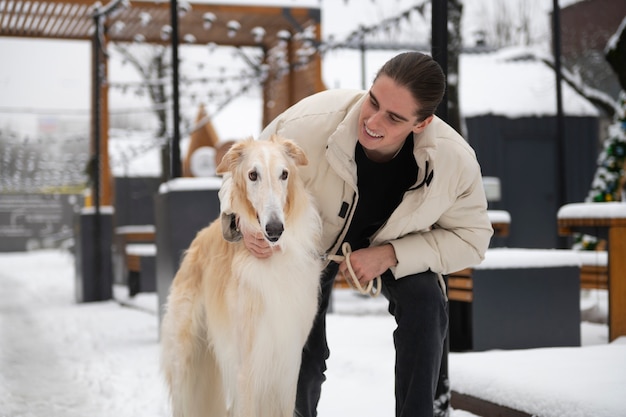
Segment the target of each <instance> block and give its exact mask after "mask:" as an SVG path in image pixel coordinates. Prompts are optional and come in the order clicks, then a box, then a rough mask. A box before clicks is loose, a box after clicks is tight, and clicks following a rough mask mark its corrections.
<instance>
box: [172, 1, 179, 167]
mask: <svg viewBox="0 0 626 417" xmlns="http://www.w3.org/2000/svg"><path fill="white" fill-rule="evenodd" d="M170 6H171V7H170V18H171V24H172V100H173V108H172V112H173V118H172V120H173V125H174V131H173V133H172V140H171V146H170V176H171V178H178V177H180V176H181V163H180V104H179V91H178V84H179V75H178V66H179V65H178V64H179V62H178V2H177V1H176V0H171V1H170Z"/></svg>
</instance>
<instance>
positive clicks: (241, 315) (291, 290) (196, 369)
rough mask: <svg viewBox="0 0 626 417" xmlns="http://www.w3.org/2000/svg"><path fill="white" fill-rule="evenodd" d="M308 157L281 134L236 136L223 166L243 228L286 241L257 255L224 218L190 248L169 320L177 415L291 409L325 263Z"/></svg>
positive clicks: (281, 415)
mask: <svg viewBox="0 0 626 417" xmlns="http://www.w3.org/2000/svg"><path fill="white" fill-rule="evenodd" d="M307 162H308V161H307V158H306V156H305V154H304V152H303V151H302V150H301V149H300V148H299V147H298V146H297V145H296V144H295V143H294V142H292V141H289V140H286V139H283V138H280V137H278V136H273V137H272V138H271V139H270V140H267V141H258V140H252V139H250V140H246V141H242V142H239V143H237V144H235V145H234V146H233V147H232V148H231V149H230V150H229V151H228V153H227V154H226V155H225V156H224V158H223V159H222V161H221V163H220V164H219V165H218V166H217V172H218V173H221V174H227V177H229V178H230V179H229V181H228V182H227V181H225V182H224V185H223V187H229V188H228V192H226V193H225V195H226V196H228V197H227V198H228V199H229V201H227V202H225V203H226V206H230V208H231V210H232V212H233V213H236V214H237V216H238V227H239V230H240V231H241V232H243V233H263V234H264V235H265V237H266V239H267V240H268V241H269V242H271V244H273V245H279V248H276V250H275V251H274V254H273V255H272V256H271V257H269V258H266V259H258V258H256V257H254V256H253V255H252V254H250V253H249V252H248V250H247V249H246V248H245V247H244V244H243V241H241V240H240V241H238V242H227V241H226V240H225V239H224V237H223V235H222V228H221V222H220V220H219V219H218V220H216V221H214V222H213V223H212V224H211V225H209V226H208V227H206V228H204V229H203V230H201V231H200V232H199V233H198V234H197V236H196V237H195V239H194V240H193V242H192V243H191V246H190V247H189V249H188V250H187V251H186V253H185V255H184V258H183V261H182V264H181V266H180V269H179V270H178V272H177V274H176V277H175V278H174V281H173V283H172V286H171V288H170V294H169V297H168V301H167V308H166V312H165V315H164V317H163V322H162V327H161V345H162V368H163V372H164V374H165V379H166V382H167V384H168V386H169V390H170V395H171V404H172V411H173V414H174V416H175V417H205V416H206V417H222V416H233V417H292V416H293V412H294V405H295V397H296V386H297V381H298V373H299V370H300V361H301V355H302V348H303V346H304V343H305V341H306V339H307V336H308V334H309V331H310V329H311V326H312V324H313V319H314V317H315V313H316V312H317V301H318V295H319V279H320V273H321V267H322V265H321V261H320V257H319V252H318V250H319V247H318V246H319V236H320V230H321V222H320V219H319V216H318V214H317V211H316V209H315V207H314V205H313V202H312V199H311V197H310V196H309V194H308V193H307V191H306V190H305V188H304V185H303V183H302V181H301V179H300V178H299V176H298V168H297V167H298V166H299V165H306V164H307Z"/></svg>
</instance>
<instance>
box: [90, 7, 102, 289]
mask: <svg viewBox="0 0 626 417" xmlns="http://www.w3.org/2000/svg"><path fill="white" fill-rule="evenodd" d="M93 19H94V26H95V32H94V40H93V68H92V71H93V72H94V74H95V77H94V78H95V80H94V81H95V82H94V83H93V110H92V111H93V143H94V148H95V149H94V156H93V196H92V202H93V206H94V208H95V212H94V217H93V221H94V225H93V231H94V232H93V234H94V236H93V239H94V241H93V243H94V262H95V264H96V265H95V268H94V278H95V279H94V280H95V288H101V287H102V285H101V282H102V252H101V251H102V247H101V245H102V239H101V237H102V231H101V228H100V226H101V224H102V222H101V215H100V142H101V140H102V139H101V137H100V135H101V129H102V123H101V122H102V120H101V116H102V103H101V102H100V100H101V98H100V92H101V88H102V75H103V74H102V69H101V66H102V63H101V62H100V56H101V54H102V43H101V39H102V36H103V33H102V31H103V29H104V28H103V25H102V19H103V17H102V14H100V13H99V10H98V9H96V12H95V13H94V16H93Z"/></svg>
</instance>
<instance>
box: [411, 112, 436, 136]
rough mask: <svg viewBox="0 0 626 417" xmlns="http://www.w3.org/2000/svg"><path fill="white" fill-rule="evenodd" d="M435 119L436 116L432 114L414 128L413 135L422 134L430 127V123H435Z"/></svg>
mask: <svg viewBox="0 0 626 417" xmlns="http://www.w3.org/2000/svg"><path fill="white" fill-rule="evenodd" d="M434 117H435V116H434V115H432V114H431V115H430V116H428V117H427V118H425V119H424V120H422V121H421V122H419V123H417V124H416V125H415V126H413V133H420V132H421V131H423V130H424V129H426V126H428V125H429V124H430V122H432V121H433V119H434Z"/></svg>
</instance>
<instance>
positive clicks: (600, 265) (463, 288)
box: [448, 251, 609, 303]
mask: <svg viewBox="0 0 626 417" xmlns="http://www.w3.org/2000/svg"><path fill="white" fill-rule="evenodd" d="M580 255H581V265H580V288H581V289H602V290H606V289H608V288H609V274H608V267H607V264H606V252H603V251H600V252H599V253H596V251H588V252H587V251H581V253H580ZM594 258H597V259H594ZM473 287H474V284H473V282H472V269H471V268H466V269H464V270H462V271H459V272H455V273H452V274H450V275H449V276H448V298H449V299H450V300H453V301H461V302H466V303H471V302H472V301H473V299H474V297H473V293H472V289H473Z"/></svg>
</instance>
